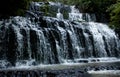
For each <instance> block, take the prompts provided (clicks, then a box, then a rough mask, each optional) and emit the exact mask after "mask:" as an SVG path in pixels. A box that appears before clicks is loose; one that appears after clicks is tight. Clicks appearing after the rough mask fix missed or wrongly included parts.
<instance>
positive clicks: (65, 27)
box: [0, 4, 120, 68]
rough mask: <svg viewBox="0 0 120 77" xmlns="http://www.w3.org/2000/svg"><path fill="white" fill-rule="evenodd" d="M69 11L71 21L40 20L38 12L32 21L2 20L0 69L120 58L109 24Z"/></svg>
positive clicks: (0, 28)
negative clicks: (88, 59) (86, 18)
mask: <svg viewBox="0 0 120 77" xmlns="http://www.w3.org/2000/svg"><path fill="white" fill-rule="evenodd" d="M36 5H37V4H36ZM39 6H40V5H39ZM34 8H35V7H34ZM32 10H33V9H32ZM34 10H35V9H34ZM70 10H71V12H70V13H69V14H70V15H69V18H70V19H71V18H74V19H71V20H65V19H64V18H63V19H61V18H60V19H59V18H53V17H46V16H43V17H41V16H39V14H40V13H39V14H38V13H35V12H36V11H37V10H35V12H33V13H32V11H30V12H29V15H28V14H27V16H32V18H29V17H19V16H17V17H12V18H10V19H9V20H3V21H1V22H0V54H1V56H0V61H1V63H2V64H1V68H2V67H9V66H11V65H13V66H20V65H22V64H23V65H37V64H59V63H65V62H75V60H77V59H80V58H91V57H94V58H96V57H120V40H119V38H117V36H116V35H115V32H114V31H113V30H111V29H110V28H109V27H108V26H107V25H106V24H102V23H95V22H92V21H90V20H89V21H88V20H85V19H83V18H81V15H80V14H78V13H79V12H78V11H77V9H75V8H74V7H73V6H72V7H71V8H70ZM59 13H60V12H59ZM56 14H58V13H56ZM61 14H62V13H61ZM77 14H78V15H77ZM74 15H75V17H74ZM71 16H72V17H71ZM77 16H78V18H79V19H80V20H78V18H77ZM84 20H85V21H84Z"/></svg>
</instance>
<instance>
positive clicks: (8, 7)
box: [0, 0, 120, 28]
mask: <svg viewBox="0 0 120 77" xmlns="http://www.w3.org/2000/svg"><path fill="white" fill-rule="evenodd" d="M30 1H44V2H48V1H54V2H62V3H64V4H68V5H71V4H74V5H76V7H77V8H78V9H80V11H81V12H84V13H86V12H87V13H95V14H96V17H97V21H98V22H106V20H104V19H103V18H106V19H107V22H110V23H111V25H114V26H112V27H117V28H120V0H3V1H2V2H0V10H1V11H0V18H7V17H9V16H16V15H22V16H24V14H25V11H26V10H27V9H28V5H29V3H30ZM46 8H47V9H46ZM48 9H49V8H48V6H46V7H45V8H43V9H42V10H44V11H45V13H46V14H48V13H47V10H48Z"/></svg>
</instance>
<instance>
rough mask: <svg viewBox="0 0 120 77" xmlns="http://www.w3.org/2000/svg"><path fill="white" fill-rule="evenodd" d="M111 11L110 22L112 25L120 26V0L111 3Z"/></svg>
mask: <svg viewBox="0 0 120 77" xmlns="http://www.w3.org/2000/svg"><path fill="white" fill-rule="evenodd" d="M109 11H110V12H111V13H110V18H111V19H110V20H111V22H110V24H111V27H114V28H120V0H118V1H117V2H116V4H114V5H111V7H110V8H109Z"/></svg>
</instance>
